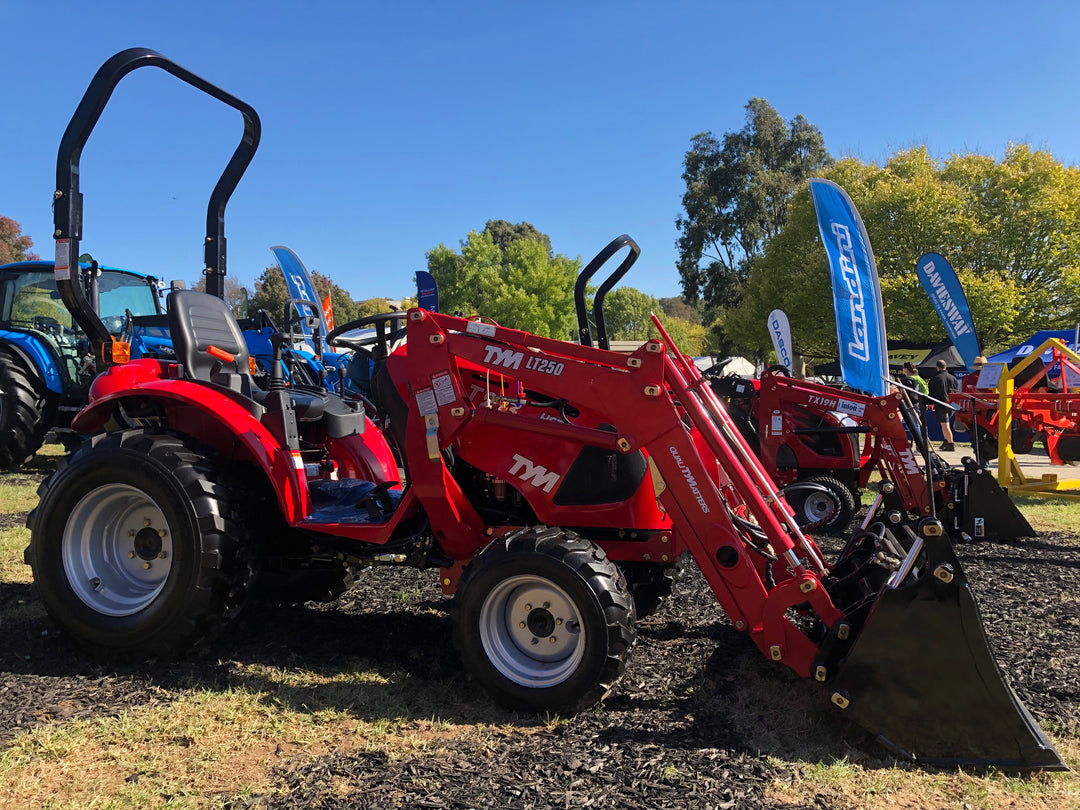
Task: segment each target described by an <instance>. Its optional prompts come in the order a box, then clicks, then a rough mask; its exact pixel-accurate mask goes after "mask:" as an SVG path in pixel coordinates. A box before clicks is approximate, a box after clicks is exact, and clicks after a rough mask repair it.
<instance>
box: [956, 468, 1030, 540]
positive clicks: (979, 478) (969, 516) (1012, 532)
mask: <svg viewBox="0 0 1080 810" xmlns="http://www.w3.org/2000/svg"><path fill="white" fill-rule="evenodd" d="M963 464H964V474H963V476H962V477H961V478H958V479H956V480H955V481H954V496H953V499H954V501H955V502H956V503H958V504H959V505H960V514H959V515H958V516H957V517H958V519H959V521H960V528H961V529H962V530H963V531H964V532H965V533H966V534H967V536H968V537H970V538H972V539H973V540H989V541H991V542H1007V541H1012V540H1017V539H1019V538H1021V537H1034V536H1035V535H1036V531H1035V530H1034V529H1033V528H1031V524H1030V523H1028V520H1027V518H1026V517H1024V515H1023V513H1022V512H1021V511H1020V510H1019V509H1017V508H1016V504H1014V503H1013V502H1012V499H1011V498H1010V497H1009V493H1008V491H1007V490H1005V489H1003V488H1002V486H1001V484H999V483H998V482H997V479H995V478H994V476H993V475H991V473H990V471H989V470H987V469H986V468H984V467H980V466H979V465H978V464H976V463H975V461H974V460H973V459H970V458H965V459H964V462H963Z"/></svg>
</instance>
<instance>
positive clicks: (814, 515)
mask: <svg viewBox="0 0 1080 810" xmlns="http://www.w3.org/2000/svg"><path fill="white" fill-rule="evenodd" d="M805 482H806V483H808V484H817V485H818V486H822V487H825V489H827V490H828V494H825V493H809V494H800V495H799V496H798V497H796V498H794V499H791V500H794V501H795V503H791V500H789V503H790V505H791V508H792V509H794V510H795V520H796V522H797V523H798V524H799V526H800V527H801V526H805V527H807V529H808V530H809V531H818V532H822V533H824V534H844V533H845V532H846V531H847V529H848V526H850V525H851V520H852V518H854V517H855V512H856V509H855V496H854V495H852V494H851V490H850V489H848V487H847V485H845V484H843V483H841V482H840V481H838V480H837V479H835V478H833V477H832V476H829V475H813V476H811V477H809V478H807V479H805Z"/></svg>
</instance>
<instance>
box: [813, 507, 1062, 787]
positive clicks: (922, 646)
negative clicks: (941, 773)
mask: <svg viewBox="0 0 1080 810" xmlns="http://www.w3.org/2000/svg"><path fill="white" fill-rule="evenodd" d="M938 525H939V526H940V524H938ZM912 536H913V535H912ZM922 543H923V545H922V551H921V552H920V553H918V554H917V557H918V563H917V565H916V566H914V567H913V568H912V571H911V573H910V574H908V575H907V576H906V577H905V578H904V579H903V581H902V582H901V583H900V584H899V585H895V586H888V585H886V586H885V587H883V588H882V589H881V590H880V591H879V592H878V594H877V596H876V598H875V601H874V603H873V605H872V606H871V608H870V610H869V613H868V614H867V618H866V620H865V622H864V623H863V625H862V628H861V630H860V631H859V632H858V635H857V636H856V637H855V641H854V643H853V644H852V646H851V648H850V650H848V652H847V654H846V656H845V658H844V659H843V660H842V661H841V662H840V664H839V668H838V670H837V672H836V676H835V678H834V679H833V681H832V682H831V684H830V695H831V696H832V701H833V703H835V704H836V705H838V706H840V707H841V708H843V709H844V713H845V714H846V715H847V716H848V717H850V718H851V719H852V720H854V721H855V722H856V723H858V724H859V725H861V726H862V727H863V728H865V729H867V730H868V731H870V732H871V733H874V734H876V735H878V739H879V740H880V741H881V742H882V743H884V744H885V745H886V746H888V747H889V748H891V749H892V750H893V751H894V752H896V753H898V754H900V755H902V756H903V757H905V758H908V759H910V760H912V761H915V762H918V763H920V764H925V765H933V766H940V767H955V766H958V765H967V766H976V767H994V768H998V769H1001V770H1006V771H1030V770H1051V771H1053V770H1068V769H1067V768H1066V766H1065V764H1064V763H1063V762H1062V761H1061V758H1060V757H1059V756H1058V754H1057V752H1056V751H1055V750H1054V748H1053V746H1052V745H1051V744H1050V742H1049V740H1047V738H1046V736H1045V734H1044V733H1043V731H1042V729H1040V728H1039V725H1038V723H1036V722H1035V720H1034V719H1033V718H1032V717H1031V715H1030V714H1029V713H1028V711H1027V709H1026V708H1025V707H1024V705H1023V704H1022V703H1021V702H1020V700H1019V699H1018V698H1017V696H1016V694H1015V693H1014V692H1013V690H1012V689H1011V688H1010V687H1009V685H1008V684H1007V683H1006V682H1005V680H1004V678H1003V676H1002V673H1001V671H1000V670H999V669H998V666H997V663H996V662H995V661H994V658H993V655H992V654H991V652H990V647H989V645H988V642H987V638H986V634H985V632H984V629H983V623H982V620H981V619H980V617H979V609H978V606H977V605H976V603H975V596H974V594H973V593H972V590H971V586H970V585H969V583H968V581H967V577H966V576H965V575H964V571H963V569H962V568H961V566H960V562H959V560H957V558H956V554H955V553H954V551H953V549H952V546H951V544H950V543H949V541H948V540H947V539H946V537H945V536H944V535H940V536H924V537H923V538H922ZM915 556H916V555H912V557H913V558H914V557H915Z"/></svg>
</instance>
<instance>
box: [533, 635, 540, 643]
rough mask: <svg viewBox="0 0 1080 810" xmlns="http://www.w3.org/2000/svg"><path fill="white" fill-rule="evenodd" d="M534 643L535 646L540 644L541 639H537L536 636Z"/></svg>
mask: <svg viewBox="0 0 1080 810" xmlns="http://www.w3.org/2000/svg"><path fill="white" fill-rule="evenodd" d="M532 643H533V644H539V643H540V639H538V638H536V637H535V636H534V637H533V640H532Z"/></svg>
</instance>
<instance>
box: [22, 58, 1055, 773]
mask: <svg viewBox="0 0 1080 810" xmlns="http://www.w3.org/2000/svg"><path fill="white" fill-rule="evenodd" d="M161 58H162V57H160V56H157V55H155V56H154V59H155V60H157V59H161ZM106 64H107V65H108V63H106ZM103 69H104V68H103ZM104 83H105V84H106V85H108V82H104ZM94 86H95V85H94V84H93V83H92V84H91V88H92V89H93V88H94ZM60 160H61V162H69V161H70V160H71V154H70V153H65V152H63V151H62V152H61V156H60ZM65 165H68V164H65ZM70 165H77V164H70ZM65 202H66V201H64V200H61V202H59V203H58V204H57V206H56V208H57V213H56V214H55V218H56V225H57V234H58V239H59V240H61V242H62V243H63V247H62V248H58V251H59V250H61V249H63V250H67V251H68V252H69V253H71V254H72V255H76V254H77V245H78V234H77V232H75V231H74V229H73V228H72V227H71V221H70V217H68V215H67V213H66V212H65V211H64V210H60V209H62V208H64V203H65ZM213 270H214V271H215V272H220V271H221V270H223V267H221V266H214V268H213ZM57 281H58V283H59V284H62V285H63V284H70V283H71V282H70V279H66V278H62V277H61V274H60V272H59V271H58V278H57ZM64 300H65V302H72V304H73V305H76V306H78V305H79V297H78V296H77V295H75V294H73V293H71V291H70V290H69V291H66V292H65V293H64ZM80 317H83V318H86V319H90V318H92V310H90V309H86V310H84V311H81V312H80ZM380 317H381V319H382V321H383V322H386V321H388V320H390V319H391V318H392V317H394V316H393V315H387V316H380ZM168 318H169V325H170V333H171V336H172V340H173V343H174V346H175V348H176V358H175V360H172V361H168V360H161V359H139V360H135V361H131V362H120V361H122V360H123V359H124V358H123V357H122V352H110V351H102V350H104V349H106V348H108V347H107V346H105V345H103V342H102V341H98V342H96V343H95V346H94V348H95V349H96V350H98V352H99V354H98V356H99V357H102V365H103V369H102V373H101V374H99V375H98V377H97V378H96V380H95V382H94V384H93V386H92V389H91V401H90V404H89V405H88V406H87V407H86V408H85V409H84V410H83V411H82V412H80V413H79V414H78V416H77V417H76V418H75V420H74V422H73V425H74V426H75V427H76V428H77V429H78V430H81V431H83V432H85V433H86V434H87V436H88V439H87V441H86V442H85V443H84V444H83V446H82V447H81V448H80V449H79V450H77V451H76V452H74V453H73V454H72V455H71V456H70V457H68V458H67V459H65V460H64V461H63V462H62V464H61V465H60V466H59V467H58V469H57V471H56V472H55V473H54V474H53V475H52V476H51V477H50V478H49V479H47V480H46V481H45V482H44V483H43V485H42V487H41V490H40V493H41V500H40V503H39V504H38V506H37V507H36V508H35V510H34V511H33V512H32V513H31V515H30V518H29V520H28V525H29V526H30V529H31V541H30V545H29V547H28V548H27V551H26V560H27V562H28V563H29V564H30V565H31V566H32V568H33V573H34V580H35V583H36V587H37V590H38V593H39V594H40V596H41V598H42V601H43V602H44V604H45V606H46V609H47V610H48V612H49V614H50V616H51V617H52V619H53V620H54V621H55V622H56V623H57V624H58V625H59V626H60V627H61V628H62V629H63V631H64V632H65V634H66V635H67V636H68V637H70V638H71V639H72V640H73V641H74V643H76V644H77V645H79V646H80V647H82V648H84V649H85V650H87V651H88V652H90V653H92V654H94V655H96V656H99V657H102V658H110V659H123V660H145V659H148V658H154V657H164V658H171V657H176V656H181V655H184V654H185V653H186V652H188V651H189V650H191V649H192V648H194V647H197V646H199V645H201V644H203V643H204V642H205V641H206V640H207V639H208V638H210V636H211V635H212V634H213V633H214V632H215V631H216V630H217V629H218V628H219V627H221V626H222V625H223V624H224V623H225V622H226V621H227V620H228V619H230V618H231V617H232V616H233V615H235V614H236V612H237V611H238V610H239V609H240V608H241V607H242V605H243V603H244V600H245V597H246V595H247V594H248V592H249V590H250V588H251V585H252V584H253V582H254V581H255V578H256V577H257V576H258V575H259V568H260V565H261V564H262V563H264V561H267V560H276V561H277V563H280V564H285V565H286V570H288V568H289V567H291V568H292V569H293V570H296V571H307V572H315V573H320V574H325V575H326V576H327V577H328V578H330V577H334V578H337V579H339V580H340V579H342V578H344V577H345V576H347V575H348V573H349V572H350V571H351V570H354V569H357V568H360V567H363V566H369V565H402V566H412V567H415V568H418V569H425V568H432V569H436V570H438V576H439V581H440V582H441V584H442V587H443V589H444V591H446V592H447V593H452V594H453V595H454V600H453V608H452V612H451V618H452V622H453V627H454V629H453V633H454V639H455V643H456V645H457V647H458V648H459V650H460V651H461V655H462V659H463V663H464V666H465V667H466V668H467V669H468V671H469V672H470V673H471V675H472V676H473V677H474V678H475V679H476V680H477V681H478V682H479V683H481V684H482V685H483V686H484V687H485V688H486V689H487V691H488V692H489V693H490V694H492V695H493V696H494V697H495V698H496V699H497V700H499V701H500V702H502V703H505V704H507V705H510V706H514V707H520V708H525V709H529V710H535V711H541V712H545V711H547V712H573V711H577V710H581V709H584V708H586V707H588V706H591V705H593V704H595V703H596V702H597V701H599V700H601V699H602V698H603V696H604V695H605V694H606V693H607V692H608V691H609V690H610V689H611V688H612V687H613V686H614V685H615V684H616V682H617V681H618V679H619V677H620V676H621V674H622V673H623V671H624V669H625V667H626V665H627V662H628V659H629V656H630V653H631V649H632V647H633V645H634V642H635V638H636V631H635V619H636V616H637V597H636V588H640V586H641V585H643V584H644V585H645V586H648V585H650V584H651V583H652V582H655V581H656V580H657V579H660V578H661V577H652V576H650V575H649V574H650V573H651V574H658V573H662V572H665V571H667V570H669V569H670V568H671V567H672V566H673V565H674V564H675V563H676V561H677V560H678V559H679V558H680V557H681V556H682V555H683V554H689V555H691V556H692V557H693V559H694V561H695V562H696V564H697V566H698V567H699V568H700V570H701V572H702V574H703V575H704V578H705V580H706V582H707V583H708V586H709V587H710V589H711V590H712V592H713V593H714V594H715V596H716V599H717V600H718V602H719V603H720V605H721V606H722V608H723V609H724V611H725V612H726V613H727V615H728V617H729V618H730V621H731V624H732V626H733V627H734V628H735V629H736V630H738V631H741V632H743V633H745V634H746V635H747V637H748V638H749V639H750V640H751V641H752V642H753V644H754V645H756V646H757V648H758V649H759V650H760V651H761V652H762V653H763V654H764V655H765V656H766V657H768V658H769V659H770V660H772V661H775V662H777V663H778V664H783V665H785V666H787V667H789V668H790V669H791V670H793V671H794V672H796V673H798V674H799V675H800V676H803V677H807V678H812V679H813V680H815V681H817V682H819V683H821V684H822V685H823V687H824V688H825V689H826V690H827V694H828V695H829V699H830V700H831V702H832V703H833V704H834V705H835V706H836V707H837V708H838V709H839V710H842V711H843V712H844V713H845V714H846V715H847V716H848V717H850V718H851V719H852V720H853V721H855V722H857V723H859V724H861V725H863V726H864V727H866V728H868V729H870V730H871V731H873V732H875V733H876V734H878V735H880V739H881V740H882V741H883V742H884V743H886V744H887V745H888V746H890V747H891V749H892V750H893V751H895V752H897V753H899V754H902V755H904V756H906V757H910V758H912V759H915V760H917V761H919V762H922V763H926V764H944V765H956V764H961V763H969V764H978V765H982V766H997V767H1001V768H1006V769H1018V770H1032V769H1047V770H1059V769H1062V768H1064V767H1065V766H1064V764H1063V763H1062V761H1061V759H1060V758H1059V756H1058V755H1057V753H1056V751H1055V750H1054V748H1053V747H1052V745H1051V744H1050V742H1049V741H1048V740H1047V738H1046V736H1045V735H1044V734H1043V732H1042V730H1041V729H1040V728H1039V726H1038V724H1037V723H1036V722H1035V721H1034V720H1033V719H1032V718H1031V717H1030V715H1029V714H1028V713H1027V711H1026V710H1025V708H1024V706H1023V705H1022V704H1021V703H1020V701H1019V700H1018V698H1017V697H1016V695H1015V694H1014V693H1013V692H1012V690H1011V689H1010V688H1009V686H1008V685H1007V684H1006V683H1005V681H1004V680H1003V677H1002V674H1001V672H1000V671H999V669H998V667H997V665H996V663H995V661H994V659H993V656H992V655H991V653H990V650H989V647H988V643H987V640H986V638H985V635H984V630H983V625H982V622H981V620H980V619H979V614H978V608H977V605H976V601H975V597H974V594H973V592H972V588H971V586H970V585H969V583H968V581H967V578H966V576H965V575H964V571H963V568H962V567H961V565H960V562H959V561H958V559H957V557H956V554H955V552H954V550H953V547H952V545H951V544H950V543H949V541H948V539H947V538H946V536H945V533H944V530H943V527H942V524H941V522H940V521H939V520H936V519H934V518H933V517H924V518H922V519H920V520H919V521H918V522H917V524H916V525H915V527H914V528H912V526H911V525H909V524H908V523H906V522H901V523H898V524H890V523H889V522H888V521H885V520H878V521H874V522H873V523H871V524H869V525H866V526H865V527H863V528H861V529H860V530H858V531H856V532H855V533H853V534H852V535H851V537H850V539H849V540H848V541H847V543H846V544H845V546H844V548H843V549H842V551H841V552H840V553H839V555H838V556H837V557H836V559H835V560H832V561H828V560H826V559H825V556H824V555H823V554H822V552H821V551H820V550H819V548H818V546H817V545H816V544H815V543H814V541H813V539H812V538H811V537H809V536H808V535H806V534H805V533H804V532H802V530H801V529H800V528H799V526H798V524H797V523H796V521H795V520H794V517H793V512H792V510H791V508H790V507H789V506H788V504H787V503H786V501H785V500H784V498H783V496H782V494H781V493H780V492H778V490H777V489H776V487H775V485H774V484H773V482H772V480H771V479H770V477H769V476H768V474H767V473H766V471H765V470H764V469H763V468H762V466H761V465H760V463H759V462H758V461H757V459H756V458H755V456H754V454H753V453H752V452H751V451H750V449H749V448H748V447H747V445H746V443H745V442H744V441H743V440H742V437H741V436H740V435H739V432H738V429H737V428H736V427H735V426H734V425H733V424H732V422H731V420H730V418H729V417H728V416H727V414H726V412H725V410H724V408H723V407H722V405H721V404H720V402H719V400H718V399H717V398H716V396H715V395H714V394H713V392H712V390H711V388H710V387H709V385H708V383H707V381H706V380H705V379H704V378H703V377H702V376H701V374H700V373H699V372H698V370H697V369H696V367H695V366H694V365H693V363H692V362H691V361H690V360H689V359H688V358H686V357H685V356H683V355H682V354H681V353H680V352H679V351H678V350H677V348H676V347H675V345H674V344H673V342H672V341H671V340H670V338H669V337H668V336H667V335H666V333H664V332H663V329H662V327H661V328H660V332H661V334H662V335H663V340H653V341H649V342H648V343H647V344H645V345H644V346H642V347H641V348H640V349H638V350H637V351H635V352H634V353H633V354H630V355H622V354H617V353H614V352H610V351H606V350H603V349H600V348H593V347H590V346H582V345H578V344H575V343H568V342H564V341H558V340H553V339H548V338H542V337H538V336H536V335H532V334H528V333H526V332H522V331H519V330H516V329H511V328H507V327H502V326H498V325H494V324H491V323H484V322H480V321H476V320H468V319H465V318H460V317H454V316H450V315H444V314H438V313H434V312H430V311H427V310H423V309H412V310H409V312H408V313H407V316H406V340H405V342H404V343H401V344H399V345H398V346H396V347H395V348H393V349H392V350H391V347H389V346H387V345H378V346H376V347H375V348H376V351H375V352H374V356H375V357H376V362H375V368H374V370H373V373H372V375H371V378H370V390H371V392H372V398H371V399H372V402H371V405H372V406H373V407H374V409H375V413H376V416H377V420H378V421H377V423H376V422H375V421H373V420H372V419H371V418H370V417H369V416H367V415H366V414H365V406H363V405H361V404H359V403H357V402H353V401H348V400H344V399H342V398H341V397H339V396H337V395H335V394H334V393H330V392H327V391H325V390H319V389H301V388H298V387H295V386H294V387H291V388H290V387H286V386H284V385H283V384H282V382H281V380H280V378H277V377H275V379H273V380H272V381H271V384H270V387H269V390H266V391H263V390H261V389H259V388H258V387H257V386H256V385H254V384H253V381H252V378H251V374H250V371H249V368H250V366H249V362H248V360H249V358H248V356H247V349H246V347H245V344H244V340H243V336H242V334H241V331H240V329H239V327H238V326H237V324H236V322H235V321H234V320H233V318H232V316H231V315H230V314H229V311H228V309H227V307H226V306H225V305H224V303H223V302H222V301H221V300H220V299H218V298H216V297H214V296H212V295H206V294H202V293H197V292H193V291H186V290H185V291H175V292H173V293H172V295H171V296H170V300H169V312H168ZM657 325H658V327H659V324H658V322H657ZM87 332H88V334H91V335H96V334H100V332H97V331H96V330H89V329H88V330H87ZM286 339H287V338H286V337H285V336H284V335H281V336H279V337H278V338H277V340H276V342H277V344H278V346H279V347H280V346H281V345H282V344H283V343H284V342H285V341H286ZM279 366H280V364H279V363H275V364H274V367H275V368H278V367H279Z"/></svg>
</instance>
